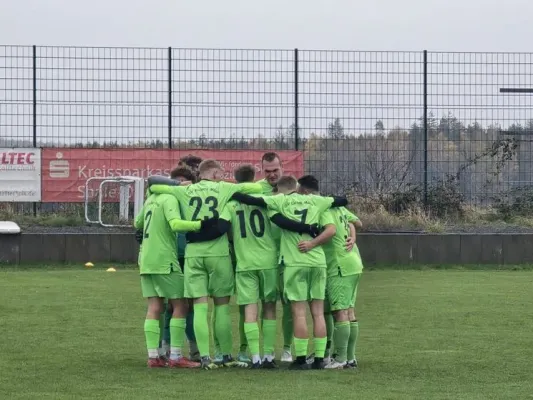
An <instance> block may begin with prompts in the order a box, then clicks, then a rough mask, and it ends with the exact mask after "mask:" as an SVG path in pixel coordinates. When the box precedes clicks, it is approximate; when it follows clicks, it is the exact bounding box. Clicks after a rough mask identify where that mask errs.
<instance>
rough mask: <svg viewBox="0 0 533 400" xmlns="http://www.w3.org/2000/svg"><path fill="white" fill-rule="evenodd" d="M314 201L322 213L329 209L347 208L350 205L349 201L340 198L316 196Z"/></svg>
mask: <svg viewBox="0 0 533 400" xmlns="http://www.w3.org/2000/svg"><path fill="white" fill-rule="evenodd" d="M314 200H315V203H316V205H317V206H318V208H319V209H320V210H321V211H325V210H327V209H328V208H335V207H345V206H347V205H348V199H347V198H346V197H340V196H328V197H323V196H314Z"/></svg>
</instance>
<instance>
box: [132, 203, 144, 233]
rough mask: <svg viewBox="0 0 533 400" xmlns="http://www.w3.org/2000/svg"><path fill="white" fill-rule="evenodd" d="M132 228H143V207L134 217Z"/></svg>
mask: <svg viewBox="0 0 533 400" xmlns="http://www.w3.org/2000/svg"><path fill="white" fill-rule="evenodd" d="M133 226H134V227H135V228H136V229H142V228H143V226H144V207H143V208H141V211H140V212H139V214H137V216H136V217H135V221H134V222H133Z"/></svg>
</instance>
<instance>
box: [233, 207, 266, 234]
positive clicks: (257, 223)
mask: <svg viewBox="0 0 533 400" xmlns="http://www.w3.org/2000/svg"><path fill="white" fill-rule="evenodd" d="M237 215H238V216H239V226H240V228H241V237H242V238H245V237H246V219H245V215H244V211H242V210H240V211H237ZM250 229H251V230H252V233H253V234H254V236H255V237H258V238H260V237H263V236H264V235H265V217H264V216H263V213H262V212H261V211H259V210H252V212H251V213H250Z"/></svg>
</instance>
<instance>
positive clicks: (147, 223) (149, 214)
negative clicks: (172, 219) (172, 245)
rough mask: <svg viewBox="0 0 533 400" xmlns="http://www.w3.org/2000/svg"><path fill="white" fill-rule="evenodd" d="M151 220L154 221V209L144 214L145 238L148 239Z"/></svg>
mask: <svg viewBox="0 0 533 400" xmlns="http://www.w3.org/2000/svg"><path fill="white" fill-rule="evenodd" d="M150 222H152V211H148V212H147V213H146V214H145V215H144V236H143V239H148V238H149V237H150V234H149V233H148V229H149V228H150Z"/></svg>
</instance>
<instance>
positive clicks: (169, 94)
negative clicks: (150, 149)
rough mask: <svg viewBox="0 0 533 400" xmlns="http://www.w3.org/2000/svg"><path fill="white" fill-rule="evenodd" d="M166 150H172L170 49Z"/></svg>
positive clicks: (170, 48) (169, 49)
mask: <svg viewBox="0 0 533 400" xmlns="http://www.w3.org/2000/svg"><path fill="white" fill-rule="evenodd" d="M168 148H169V149H172V47H169V48H168Z"/></svg>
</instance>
